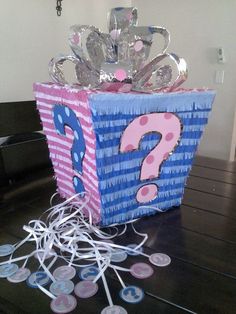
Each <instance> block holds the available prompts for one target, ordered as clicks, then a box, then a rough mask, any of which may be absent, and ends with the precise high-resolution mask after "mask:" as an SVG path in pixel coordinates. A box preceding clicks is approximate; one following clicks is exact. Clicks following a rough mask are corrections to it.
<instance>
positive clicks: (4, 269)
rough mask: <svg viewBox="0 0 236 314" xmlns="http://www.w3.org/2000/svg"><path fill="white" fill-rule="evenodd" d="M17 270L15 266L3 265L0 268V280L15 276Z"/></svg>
mask: <svg viewBox="0 0 236 314" xmlns="http://www.w3.org/2000/svg"><path fill="white" fill-rule="evenodd" d="M17 270H18V265H17V264H13V263H12V264H4V265H1V266H0V278H7V277H9V276H12V275H13V274H15V273H16V272H17Z"/></svg>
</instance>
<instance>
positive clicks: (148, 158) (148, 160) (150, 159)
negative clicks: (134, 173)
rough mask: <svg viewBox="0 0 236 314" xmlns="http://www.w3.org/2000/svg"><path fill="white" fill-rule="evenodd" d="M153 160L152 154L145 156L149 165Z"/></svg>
mask: <svg viewBox="0 0 236 314" xmlns="http://www.w3.org/2000/svg"><path fill="white" fill-rule="evenodd" d="M154 160H155V157H154V156H153V155H149V156H147V158H146V163H147V164H148V165H151V164H152V163H153V162H154Z"/></svg>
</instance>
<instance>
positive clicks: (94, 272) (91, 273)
mask: <svg viewBox="0 0 236 314" xmlns="http://www.w3.org/2000/svg"><path fill="white" fill-rule="evenodd" d="M88 270H89V272H87V273H86V274H84V278H88V277H90V276H97V274H98V269H97V268H96V267H90V268H89V269H88Z"/></svg>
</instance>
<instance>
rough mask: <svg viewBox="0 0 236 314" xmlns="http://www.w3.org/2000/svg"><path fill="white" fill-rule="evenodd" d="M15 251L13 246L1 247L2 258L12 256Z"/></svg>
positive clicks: (0, 254) (5, 245)
mask: <svg viewBox="0 0 236 314" xmlns="http://www.w3.org/2000/svg"><path fill="white" fill-rule="evenodd" d="M14 251H15V247H14V245H11V244H4V245H0V256H7V255H10V254H12V253H13V252H14Z"/></svg>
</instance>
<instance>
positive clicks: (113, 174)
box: [90, 91, 215, 225]
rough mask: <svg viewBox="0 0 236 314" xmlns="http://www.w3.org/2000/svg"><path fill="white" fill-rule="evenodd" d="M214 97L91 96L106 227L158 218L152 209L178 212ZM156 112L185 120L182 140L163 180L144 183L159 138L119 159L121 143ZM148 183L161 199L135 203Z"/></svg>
mask: <svg viewBox="0 0 236 314" xmlns="http://www.w3.org/2000/svg"><path fill="white" fill-rule="evenodd" d="M214 95H215V94H214V92H213V91H207V92H186V93H168V94H151V95H143V94H138V95H136V94H112V93H111V94H110V93H98V94H91V95H90V106H91V110H92V119H93V125H94V130H95V135H96V165H97V174H98V179H99V190H100V195H101V204H102V209H101V212H102V220H101V224H102V225H109V224H112V223H122V222H125V221H127V220H130V219H134V218H137V217H141V216H146V215H152V214H155V213H156V211H155V210H153V209H151V208H150V207H148V205H150V206H154V207H156V208H158V209H160V210H162V211H166V210H167V209H169V208H171V207H172V206H179V205H180V204H181V199H182V197H183V192H184V186H185V182H186V179H187V176H188V174H189V171H190V169H191V165H192V160H193V157H194V154H195V152H196V149H197V146H198V144H199V140H200V138H201V135H202V132H203V129H204V126H205V124H206V123H207V119H208V115H209V111H210V110H211V104H212V102H213V99H214ZM151 112H173V113H175V114H176V115H177V116H178V117H179V118H180V120H181V123H182V125H183V130H182V134H181V140H180V142H179V145H178V146H177V147H176V149H175V151H174V152H173V154H172V155H170V157H169V158H168V159H167V160H166V161H165V162H164V163H163V165H162V167H161V172H160V175H159V177H158V178H156V179H154V180H146V181H140V180H139V175H140V169H141V163H142V160H143V159H144V158H145V157H146V156H147V155H148V153H149V152H150V150H151V149H152V148H153V147H154V146H155V145H156V144H157V143H158V142H159V140H160V136H159V135H158V134H151V135H147V136H145V137H144V139H143V140H142V142H141V145H140V149H139V150H137V151H133V152H130V153H122V154H121V153H120V152H119V145H120V138H121V135H122V133H123V132H124V130H125V128H126V127H127V125H128V124H129V123H130V122H131V121H132V120H133V119H135V118H136V117H138V116H140V115H142V114H148V113H151ZM145 183H155V184H157V185H158V187H159V192H158V197H157V198H156V199H155V200H154V201H152V202H150V203H149V204H144V205H145V207H144V206H140V204H138V203H137V201H136V192H137V190H138V188H139V187H141V186H142V185H144V184H145Z"/></svg>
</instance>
